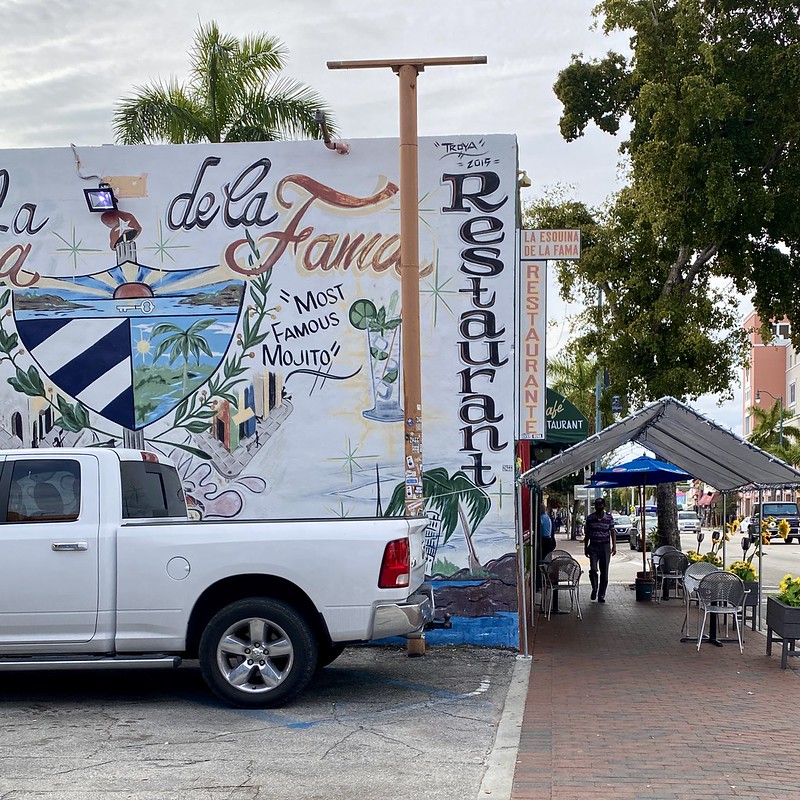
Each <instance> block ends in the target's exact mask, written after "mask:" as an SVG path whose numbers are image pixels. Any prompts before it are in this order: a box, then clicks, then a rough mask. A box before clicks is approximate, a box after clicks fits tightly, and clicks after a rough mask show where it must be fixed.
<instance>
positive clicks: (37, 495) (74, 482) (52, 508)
mask: <svg viewBox="0 0 800 800" xmlns="http://www.w3.org/2000/svg"><path fill="white" fill-rule="evenodd" d="M13 465H14V466H13V470H12V473H11V485H10V486H9V491H8V510H7V512H6V521H8V522H71V521H72V520H76V519H78V516H79V514H80V510H81V468H80V464H78V462H77V461H68V460H64V459H54V460H52V461H48V460H46V459H35V460H33V459H32V460H30V461H25V460H19V461H14V462H13Z"/></svg>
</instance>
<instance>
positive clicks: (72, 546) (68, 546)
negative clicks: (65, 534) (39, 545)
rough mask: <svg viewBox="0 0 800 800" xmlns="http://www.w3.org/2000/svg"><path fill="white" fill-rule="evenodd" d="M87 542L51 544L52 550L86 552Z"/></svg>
mask: <svg viewBox="0 0 800 800" xmlns="http://www.w3.org/2000/svg"><path fill="white" fill-rule="evenodd" d="M88 549H89V543H88V542H53V550H88Z"/></svg>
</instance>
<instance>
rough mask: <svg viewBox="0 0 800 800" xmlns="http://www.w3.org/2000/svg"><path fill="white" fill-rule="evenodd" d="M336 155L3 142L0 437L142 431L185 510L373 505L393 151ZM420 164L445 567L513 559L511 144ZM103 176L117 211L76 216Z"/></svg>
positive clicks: (390, 452) (383, 431)
mask: <svg viewBox="0 0 800 800" xmlns="http://www.w3.org/2000/svg"><path fill="white" fill-rule="evenodd" d="M351 144H352V147H351V152H350V154H349V155H347V156H341V155H338V154H336V153H333V152H332V151H330V150H328V149H326V148H325V147H324V146H323V145H322V144H321V143H319V142H285V143H267V144H241V145H238V144H228V145H185V146H174V145H164V146H142V147H99V148H77V149H71V148H58V149H47V150H15V151H0V201H1V202H0V278H1V279H2V284H3V286H4V287H5V289H7V290H10V291H9V292H7V293H6V292H3V295H2V299H3V304H4V307H3V309H2V313H4V315H5V316H3V318H2V321H3V322H2V334H1V335H0V356H1V360H0V429H1V430H0V437H2V442H0V444H2V446H3V447H22V446H25V447H29V446H31V445H34V446H59V445H74V444H81V445H84V444H97V443H105V442H108V443H112V444H116V445H122V444H123V443H128V444H131V443H134V444H136V443H140V442H141V440H142V439H144V441H145V442H146V443H147V446H148V447H152V448H155V449H157V450H159V451H161V452H163V453H166V454H169V455H170V456H171V457H172V458H173V459H174V460H175V461H176V462H177V463H178V465H179V468H180V470H181V473H182V475H183V477H184V481H185V484H186V488H187V493H188V494H189V496H190V499H191V501H192V504H193V511H194V512H195V513H196V514H197V515H198V516H204V517H226V516H239V517H247V518H254V517H270V518H280V517H290V518H293V517H314V516H321V517H326V516H371V515H373V514H375V513H376V511H377V510H380V511H385V510H386V509H387V506H388V505H389V503H390V498H391V496H392V494H393V491H394V490H395V487H396V486H397V485H398V484H400V483H402V482H403V480H404V465H403V429H404V423H403V417H402V409H401V407H400V406H401V405H402V386H401V380H402V378H401V375H400V374H399V364H400V359H401V354H400V351H399V342H400V338H401V325H402V323H401V322H400V319H401V317H402V309H401V308H400V301H399V294H400V278H399V190H398V186H397V184H398V155H397V154H398V143H397V141H396V140H391V139H381V140H356V141H353V142H352V143H351ZM419 163H420V168H419V173H420V198H419V214H420V262H421V273H422V277H421V281H420V290H421V316H422V354H421V357H422V386H423V419H424V423H423V425H424V454H423V455H424V469H425V470H426V472H427V471H428V470H431V469H436V468H438V469H443V470H445V471H446V475H447V477H448V479H451V478H453V476H455V475H456V473H459V474H460V475H462V476H466V478H467V479H468V483H467V484H464V482H463V481H461V478H459V479H458V481H460V483H459V482H458V481H457V484H458V485H456V484H454V488H453V493H454V494H455V495H458V494H459V492H461V494H460V495H459V496H460V497H461V498H462V500H463V502H461V504H460V506H459V508H457V509H455V507H454V513H456V514H457V516H458V518H459V524H458V525H457V526H456V527H455V529H454V532H453V533H452V535H451V536H450V538H449V540H448V541H447V542H446V543H444V542H443V541H442V539H443V538H444V537H441V538H440V541H439V547H438V551H437V553H436V558H437V559H438V560H439V566H442V564H444V563H445V562H447V563H448V564H449V566H450V568H451V571H452V569H455V568H462V569H463V568H467V567H470V566H472V567H477V566H479V565H480V566H483V565H485V564H486V563H487V562H489V561H491V560H492V559H497V558H498V557H500V556H503V555H504V554H508V553H511V552H513V550H514V497H513V482H514V472H513V464H514V453H513V450H514V447H513V445H514V442H513V427H514V425H513V420H514V409H513V403H514V397H515V372H516V367H515V360H514V352H513V349H514V348H513V344H514V330H515V328H514V317H515V296H514V292H515V281H514V271H515V269H514V264H515V233H514V232H515V203H516V191H517V190H516V177H517V148H516V139H515V137H513V136H503V135H493V136H454V137H431V138H424V139H421V140H420V146H419ZM100 180H103V181H108V182H109V183H110V184H111V185H112V186H113V187H114V188H115V192H116V194H117V196H118V198H119V200H118V213H113V212H112V213H111V214H110V215H108V214H107V215H100V214H96V213H90V212H89V211H88V209H87V206H86V203H85V201H84V197H83V189H85V188H90V187H94V186H97V184H98V183H99V181H100ZM126 326H127V327H126ZM192 326H194V328H192ZM190 329H191V330H190ZM126 337H127V339H126ZM126 341H127V342H129V345H130V347H129V352H126V353H124V354H118V355H117V357H116V358H114V357H111V356H109V355H108V354H109V352H110V351H112V350H114V351H115V352H116V350H115V348H116V349H119V348H120V347H122V349H123V350H124V349H125V347H126V346H125V345H124V344H123V345H120V343H121V342H123V343H124V342H126ZM106 362H108V363H106ZM373 368H374V370H375V374H374V375H373V372H372V369H373ZM126 370H127V372H126ZM37 376H38V377H37ZM120 376H123V377H120ZM125 376H127V377H125ZM126 382H129V383H130V390H129V391H128V393H127V394H125V393H124V392H123V390H125V389H126V386H127V383H126ZM118 390H119V395H118V396H117V391H118ZM376 398H377V399H376ZM126 428H127V431H128V432H127V433H126V432H125V429H126ZM469 484H472V486H473V487H474V489H475V491H476V492H477V493H478V495H481V496H484V498H485V499H488V506H486V507H483V506H481V505H480V504H478V505H474V504H473V502H472V500H470V499H469V496H468V495H469V491H471V489H470V488H469ZM475 496H477V495H475ZM473 500H474V497H473ZM479 506H480V508H479ZM481 509H482V510H481ZM472 511H474V513H475V516H474V517H473V518H472V520H470V514H471V512H472ZM464 525H468V526H473V527H475V531H474V535H473V537H472V547H473V557H474V558H475V560H476V561H477V564H475V563H471V561H472V558H471V557H470V553H469V550H468V546H467V540H466V537H465V536H464V531H463V527H464Z"/></svg>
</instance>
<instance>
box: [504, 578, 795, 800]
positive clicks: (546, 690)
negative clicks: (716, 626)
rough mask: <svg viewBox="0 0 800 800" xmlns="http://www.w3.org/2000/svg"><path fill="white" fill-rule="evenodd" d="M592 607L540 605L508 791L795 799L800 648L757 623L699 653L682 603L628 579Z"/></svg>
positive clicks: (541, 797)
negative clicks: (775, 641) (579, 612)
mask: <svg viewBox="0 0 800 800" xmlns="http://www.w3.org/2000/svg"><path fill="white" fill-rule="evenodd" d="M583 613H584V619H583V622H579V621H578V620H577V619H576V618H575V616H574V615H570V616H566V615H563V616H558V617H555V616H554V617H553V618H552V619H551V620H550V621H549V622H548V621H547V620H545V619H544V618H543V617H539V620H538V623H537V628H536V632H535V639H534V647H533V665H532V670H531V676H530V685H529V689H528V698H527V703H526V707H525V716H524V721H523V725H522V735H521V738H520V745H519V753H518V757H517V766H516V771H515V776H514V785H513V791H512V798H513V800H587V798H590V799H591V800H612V799H613V800H694V799H695V798H697V799H698V800H723V799H724V800H728V798H746V799H747V800H767V799H768V798H780V799H781V800H787V799H788V800H792V799H797V798H800V743H798V731H799V730H800V658H798V659H789V669H787V670H781V669H780V647H774V648H773V654H772V656H771V657H769V658H768V657H767V656H766V655H765V645H766V639H765V637H764V636H762V635H761V634H760V633H755V632H753V631H751V630H750V628H747V629H746V633H745V650H744V655H741V654H740V653H739V647H738V645H737V644H736V643H730V644H726V645H725V646H724V647H722V648H719V647H715V646H713V645H709V644H704V645H703V646H702V648H701V650H700V652H699V653H698V652H697V651H696V649H695V646H694V645H693V644H689V643H681V641H680V628H681V623H682V621H683V603H682V601H680V600H671V601H669V602H668V603H661V604H656V603H645V602H636V600H635V596H634V592H633V591H631V590H630V589H629V588H627V587H626V586H623V585H612V586H609V594H608V602H607V603H606V604H605V605H598V604H596V603H590V602H589V601H588V592H587V596H586V598H585V602H584V603H583ZM690 619H691V620H692V623H693V627H694V620H695V619H696V617H695V615H694V610H693V614H692V616H691V617H690ZM731 635H733V631H731Z"/></svg>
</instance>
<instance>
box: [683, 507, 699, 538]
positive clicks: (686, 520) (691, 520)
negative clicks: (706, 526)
mask: <svg viewBox="0 0 800 800" xmlns="http://www.w3.org/2000/svg"><path fill="white" fill-rule="evenodd" d="M678 532H679V533H700V517H698V516H697V514H695V513H694V511H679V512H678Z"/></svg>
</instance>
